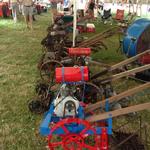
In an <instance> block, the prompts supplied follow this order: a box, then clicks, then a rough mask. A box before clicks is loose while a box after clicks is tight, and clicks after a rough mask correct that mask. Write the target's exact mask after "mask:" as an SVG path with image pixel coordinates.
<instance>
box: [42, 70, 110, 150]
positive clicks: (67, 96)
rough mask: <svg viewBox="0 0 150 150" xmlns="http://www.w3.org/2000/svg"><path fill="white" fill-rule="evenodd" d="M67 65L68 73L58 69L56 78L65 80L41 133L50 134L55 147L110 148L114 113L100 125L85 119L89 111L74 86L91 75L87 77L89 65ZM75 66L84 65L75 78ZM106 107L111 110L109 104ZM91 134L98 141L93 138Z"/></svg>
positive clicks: (49, 143) (50, 140)
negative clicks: (109, 139) (77, 96)
mask: <svg viewBox="0 0 150 150" xmlns="http://www.w3.org/2000/svg"><path fill="white" fill-rule="evenodd" d="M58 69H59V70H60V69H61V68H58ZM67 69H68V71H64V73H63V72H62V73H60V72H59V70H56V78H59V79H60V80H56V81H58V82H61V83H63V84H62V86H61V88H60V90H59V92H58V94H57V96H56V98H55V99H54V101H53V103H52V104H51V106H50V109H49V111H48V112H47V113H46V116H45V118H44V120H43V122H42V124H41V126H40V133H41V134H42V135H45V136H48V146H49V149H51V150H52V149H54V148H58V147H59V146H61V147H62V148H63V149H65V150H69V149H74V150H75V149H83V148H86V149H91V150H92V149H93V150H96V149H101V150H105V149H106V150H107V149H108V134H111V133H112V120H111V117H110V118H108V119H106V120H103V121H102V122H103V125H102V126H97V127H96V126H93V125H92V124H90V123H89V122H88V121H85V117H86V115H85V113H84V105H83V102H82V99H77V98H76V97H75V94H74V92H75V91H74V90H73V89H72V87H73V85H76V84H84V82H85V81H86V80H87V79H88V78H86V77H88V72H84V70H85V69H86V68H84V67H83V68H82V67H80V68H79V67H75V68H74V67H70V68H64V70H67ZM72 69H80V71H79V72H78V78H76V79H75V80H74V77H76V73H72V71H71V70H72ZM82 69H83V70H82ZM69 70H70V72H69ZM69 77H70V78H69ZM106 110H108V105H107V106H106ZM50 126H51V127H50ZM53 135H56V136H57V135H59V137H60V140H61V141H59V142H53V140H52V138H53ZM90 137H91V139H92V141H93V142H94V143H91V142H89V138H90ZM87 140H88V142H87Z"/></svg>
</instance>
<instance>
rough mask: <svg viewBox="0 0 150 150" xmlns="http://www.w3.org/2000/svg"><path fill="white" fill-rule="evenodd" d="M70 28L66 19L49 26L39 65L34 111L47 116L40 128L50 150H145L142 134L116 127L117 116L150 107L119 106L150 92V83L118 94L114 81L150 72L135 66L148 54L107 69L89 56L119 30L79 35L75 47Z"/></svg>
mask: <svg viewBox="0 0 150 150" xmlns="http://www.w3.org/2000/svg"><path fill="white" fill-rule="evenodd" d="M69 28H70V24H69V25H68V24H65V23H64V21H63V19H62V17H58V18H57V19H56V20H55V23H54V24H53V25H52V26H50V27H48V34H47V36H46V38H44V39H43V40H42V42H41V44H42V45H43V49H44V53H43V56H42V57H41V59H40V61H39V63H38V69H39V71H40V76H41V81H40V82H39V83H38V84H37V86H36V92H37V95H38V96H37V98H36V99H35V100H33V101H31V102H30V103H29V109H30V110H31V111H32V112H34V113H45V114H44V119H43V121H42V123H41V125H40V128H39V130H40V134H41V135H42V136H46V137H47V139H48V147H49V149H50V150H54V149H56V150H57V149H64V150H84V149H85V150H86V149H88V150H109V149H110V150H111V149H117V150H118V149H122V150H127V149H129V150H144V149H145V145H144V144H143V141H142V140H141V139H140V137H139V136H138V131H139V130H137V131H136V132H133V131H132V132H128V130H127V128H126V129H124V128H125V127H123V126H121V128H120V130H118V129H117V130H116V129H113V126H112V123H113V118H114V117H118V116H121V115H125V114H129V113H133V112H137V111H141V110H145V109H149V108H150V103H143V104H138V105H133V106H128V105H126V106H125V107H124V106H123V103H121V102H122V101H127V100H128V99H127V97H129V96H131V95H133V94H136V93H139V92H141V91H142V90H145V89H148V88H150V83H149V82H146V83H144V84H141V85H139V86H137V87H135V88H132V89H127V90H126V91H124V92H122V93H119V94H118V93H117V92H116V91H115V90H114V88H113V84H112V83H113V81H115V80H119V79H122V80H123V79H124V77H127V76H129V75H132V74H136V73H139V72H142V71H145V70H148V69H150V64H143V65H140V66H137V65H132V64H135V62H137V61H139V60H140V59H141V57H143V56H145V55H147V54H149V53H150V50H145V51H143V52H142V53H139V54H137V55H136V56H133V57H131V58H128V59H126V60H124V61H122V62H120V63H118V64H115V65H113V66H109V65H104V64H103V63H100V62H97V61H94V60H92V58H91V57H90V55H91V53H92V51H93V47H94V46H96V47H99V46H104V43H103V41H104V40H105V39H106V38H107V37H110V35H113V34H116V32H118V29H120V28H118V29H117V30H116V27H115V29H112V28H111V29H108V30H107V31H106V32H104V33H101V34H97V35H96V36H94V37H92V38H90V40H83V38H81V37H80V38H78V37H77V38H76V47H72V40H71V39H70V36H69V35H70V33H69ZM119 31H120V30H119ZM105 47H106V46H105ZM129 64H130V65H132V67H130V68H132V69H130V70H129V69H128V68H127V66H128V65H129ZM96 66H97V67H98V68H99V69H98V71H96V73H95V71H93V68H95V67H96ZM92 67H93V68H92ZM118 103H119V104H120V106H119V108H118V107H117V108H115V109H113V107H112V106H113V105H115V104H118ZM134 118H135V117H134ZM131 120H132V119H131ZM131 122H132V121H130V123H131ZM122 128H123V130H121V129H122ZM141 128H143V126H142V127H141V123H140V129H141ZM140 131H141V130H140Z"/></svg>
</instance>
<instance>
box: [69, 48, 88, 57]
mask: <svg viewBox="0 0 150 150" xmlns="http://www.w3.org/2000/svg"><path fill="white" fill-rule="evenodd" d="M68 51H69V55H70V56H81V55H82V56H89V55H90V54H91V48H69V49H68Z"/></svg>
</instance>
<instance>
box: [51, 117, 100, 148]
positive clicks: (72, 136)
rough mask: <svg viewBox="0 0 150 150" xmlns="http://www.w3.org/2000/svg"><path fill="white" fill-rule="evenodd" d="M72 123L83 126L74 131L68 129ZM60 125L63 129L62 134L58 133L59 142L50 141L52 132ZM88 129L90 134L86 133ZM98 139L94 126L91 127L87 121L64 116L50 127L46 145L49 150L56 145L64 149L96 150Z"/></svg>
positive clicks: (75, 125)
mask: <svg viewBox="0 0 150 150" xmlns="http://www.w3.org/2000/svg"><path fill="white" fill-rule="evenodd" d="M72 125H73V127H78V126H81V125H82V126H83V128H82V129H81V130H79V131H77V133H76V132H74V131H72V130H71V131H70V130H69V126H72ZM60 127H61V128H62V130H63V131H64V134H61V135H60V141H59V142H52V138H53V133H54V132H55V133H56V132H57V130H58V129H60ZM88 131H89V132H90V133H91V135H90V134H88ZM55 135H56V134H55ZM55 135H54V136H55ZM99 140H100V139H99V138H98V136H97V134H96V130H95V128H93V127H92V126H91V125H90V123H89V122H87V121H85V120H81V119H79V118H66V119H63V120H61V121H59V122H58V123H56V124H55V125H54V126H53V127H52V128H51V132H50V134H49V136H48V146H49V149H50V150H54V148H57V147H58V146H61V148H63V149H64V150H82V149H87V150H97V149H100V148H99V145H100V143H99Z"/></svg>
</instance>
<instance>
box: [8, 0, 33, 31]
mask: <svg viewBox="0 0 150 150" xmlns="http://www.w3.org/2000/svg"><path fill="white" fill-rule="evenodd" d="M34 3H35V1H32V0H9V4H10V8H11V10H12V17H13V20H14V22H15V23H16V22H17V20H18V14H19V12H20V13H21V14H23V16H24V20H25V23H26V27H27V28H29V29H31V30H32V29H33V25H32V21H33V19H34V18H33V6H34Z"/></svg>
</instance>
